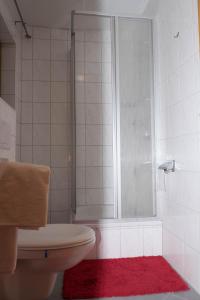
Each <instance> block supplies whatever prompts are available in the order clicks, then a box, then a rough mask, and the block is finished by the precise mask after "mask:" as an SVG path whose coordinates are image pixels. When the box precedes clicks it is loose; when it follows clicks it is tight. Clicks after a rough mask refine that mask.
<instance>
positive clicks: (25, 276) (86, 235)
mask: <svg viewBox="0 0 200 300" xmlns="http://www.w3.org/2000/svg"><path fill="white" fill-rule="evenodd" d="M94 244H95V232H94V230H93V229H91V228H89V227H87V226H84V225H76V224H49V225H47V226H46V227H44V228H40V229H39V230H21V229H20V230H19V233H18V260H17V267H16V270H15V273H14V274H13V275H1V276H0V299H1V300H27V299H28V300H46V299H48V297H49V296H50V295H51V292H52V291H53V288H54V285H55V282H56V278H57V274H58V272H63V271H64V270H66V269H69V268H71V267H73V266H75V265H76V264H78V263H79V262H81V261H82V260H83V259H84V258H85V257H86V256H87V254H88V253H89V252H90V251H91V249H92V248H93V246H94Z"/></svg>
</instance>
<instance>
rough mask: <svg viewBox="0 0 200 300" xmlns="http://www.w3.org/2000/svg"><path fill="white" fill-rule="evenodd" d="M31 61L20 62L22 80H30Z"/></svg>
mask: <svg viewBox="0 0 200 300" xmlns="http://www.w3.org/2000/svg"><path fill="white" fill-rule="evenodd" d="M32 70H33V64H32V60H23V61H22V80H32Z"/></svg>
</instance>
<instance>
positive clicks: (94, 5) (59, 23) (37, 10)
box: [10, 0, 149, 28]
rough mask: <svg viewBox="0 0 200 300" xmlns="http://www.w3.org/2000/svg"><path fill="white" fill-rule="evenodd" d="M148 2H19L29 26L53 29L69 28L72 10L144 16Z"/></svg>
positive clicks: (116, 0)
mask: <svg viewBox="0 0 200 300" xmlns="http://www.w3.org/2000/svg"><path fill="white" fill-rule="evenodd" d="M10 1H11V0H10ZM148 2H149V0H18V3H19V6H20V8H21V11H22V15H23V17H24V19H25V22H27V24H29V25H35V26H47V27H52V28H65V27H69V24H70V13H71V11H72V10H81V11H83V10H84V11H98V12H103V13H108V14H109V13H110V14H117V15H127V16H129V15H130V16H131V15H142V13H143V12H144V10H145V8H146V6H147V4H148Z"/></svg>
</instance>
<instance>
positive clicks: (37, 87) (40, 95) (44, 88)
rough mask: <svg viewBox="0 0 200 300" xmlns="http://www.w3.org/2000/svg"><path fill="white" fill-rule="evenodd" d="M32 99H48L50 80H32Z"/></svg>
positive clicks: (37, 100)
mask: <svg viewBox="0 0 200 300" xmlns="http://www.w3.org/2000/svg"><path fill="white" fill-rule="evenodd" d="M33 100H34V102H49V101H50V82H45V81H34V82H33Z"/></svg>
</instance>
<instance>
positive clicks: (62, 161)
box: [18, 27, 71, 223]
mask: <svg viewBox="0 0 200 300" xmlns="http://www.w3.org/2000/svg"><path fill="white" fill-rule="evenodd" d="M29 32H30V34H31V35H32V39H29V40H27V39H25V38H24V36H23V35H22V51H21V72H22V74H21V99H20V100H21V101H20V102H21V105H20V112H19V113H18V119H19V123H20V126H19V138H18V144H19V148H18V149H19V151H18V159H19V160H21V161H23V162H31V163H35V164H44V165H49V166H50V167H51V170H52V174H51V186H50V195H49V222H53V223H62V222H64V223H67V222H68V221H69V217H70V213H69V209H70V193H71V190H70V188H71V186H70V181H71V114H70V109H71V108H70V98H69V70H70V69H69V51H68V48H69V39H68V38H69V34H68V32H67V31H65V30H57V29H55V30H50V29H49V28H40V27H34V28H29Z"/></svg>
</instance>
